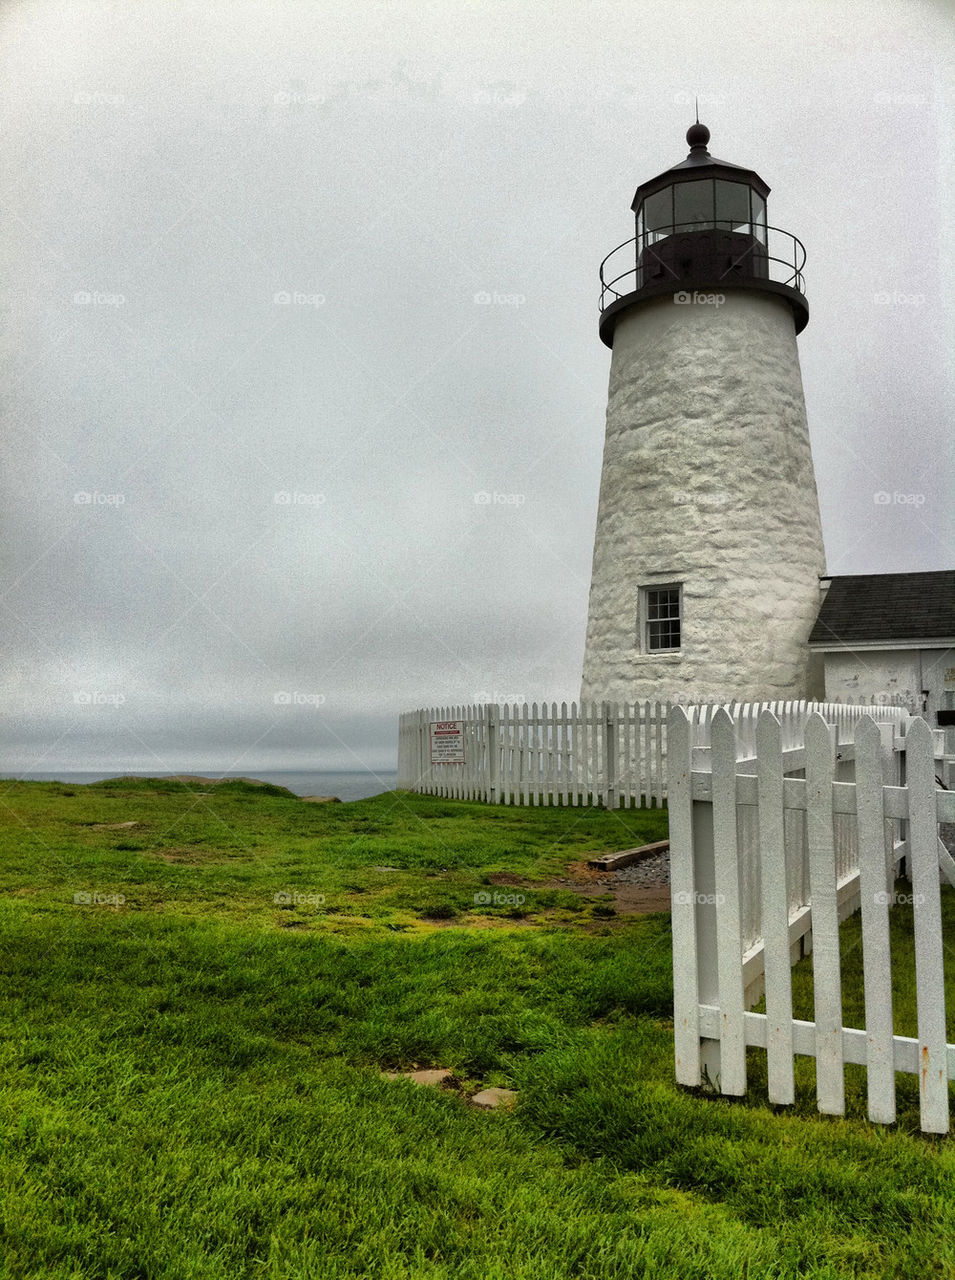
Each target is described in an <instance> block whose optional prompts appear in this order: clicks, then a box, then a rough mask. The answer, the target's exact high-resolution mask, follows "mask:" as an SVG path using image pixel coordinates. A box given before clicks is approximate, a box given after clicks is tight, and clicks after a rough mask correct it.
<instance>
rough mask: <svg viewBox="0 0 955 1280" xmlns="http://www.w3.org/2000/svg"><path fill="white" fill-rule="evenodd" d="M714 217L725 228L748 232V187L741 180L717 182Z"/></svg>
mask: <svg viewBox="0 0 955 1280" xmlns="http://www.w3.org/2000/svg"><path fill="white" fill-rule="evenodd" d="M716 217H717V221H718V222H719V223H720V225H721V226H724V228H725V229H727V230H731V231H747V232H748V231H749V187H747V186H744V184H743V183H742V182H717V184H716ZM727 224H728V225H727Z"/></svg>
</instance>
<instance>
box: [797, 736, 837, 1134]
mask: <svg viewBox="0 0 955 1280" xmlns="http://www.w3.org/2000/svg"><path fill="white" fill-rule="evenodd" d="M832 774H833V751H832V735H831V732H830V728H829V726H828V725H827V724H826V722H825V720H823V718H822V716H820V715H818V714H817V713H815V712H814V713H813V714H812V715H811V716H810V717H809V719H808V721H807V722H806V829H807V834H808V840H809V886H810V892H811V894H812V973H813V995H814V1000H815V1020H816V1101H817V1104H818V1107H819V1110H820V1111H821V1112H823V1113H824V1114H827V1115H838V1116H841V1115H844V1114H845V1070H844V1066H843V1054H842V985H841V968H840V959H839V906H838V897H837V893H836V868H835V845H834V839H833V823H832Z"/></svg>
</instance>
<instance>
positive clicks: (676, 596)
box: [640, 583, 683, 653]
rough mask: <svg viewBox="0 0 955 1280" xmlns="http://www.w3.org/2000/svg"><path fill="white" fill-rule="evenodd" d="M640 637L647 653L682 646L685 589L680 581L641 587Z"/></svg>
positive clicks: (661, 651)
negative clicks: (681, 628)
mask: <svg viewBox="0 0 955 1280" xmlns="http://www.w3.org/2000/svg"><path fill="white" fill-rule="evenodd" d="M640 606H641V608H640V622H641V627H640V639H641V648H642V649H643V651H644V653H666V652H670V653H672V652H673V651H674V650H678V649H679V648H680V624H681V621H682V612H683V609H682V591H681V588H680V584H679V583H671V584H669V585H667V586H665V587H641V589H640Z"/></svg>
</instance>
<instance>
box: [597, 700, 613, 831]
mask: <svg viewBox="0 0 955 1280" xmlns="http://www.w3.org/2000/svg"><path fill="white" fill-rule="evenodd" d="M600 715H601V719H602V720H603V728H604V750H603V757H604V759H603V765H604V786H603V793H604V795H603V801H604V808H605V809H615V808H616V807H617V789H616V786H615V776H616V772H617V743H616V741H615V739H616V736H617V735H616V723H615V721H614V719H613V717H612V716H611V714H610V703H609V702H602V703H601V704H600Z"/></svg>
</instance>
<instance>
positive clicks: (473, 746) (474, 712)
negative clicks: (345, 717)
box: [398, 701, 908, 809]
mask: <svg viewBox="0 0 955 1280" xmlns="http://www.w3.org/2000/svg"><path fill="white" fill-rule="evenodd" d="M674 705H683V704H675V703H669V702H634V703H606V702H605V703H581V704H580V705H579V706H578V704H577V703H576V702H572V703H570V705H569V706H568V704H567V703H566V702H562V703H560V704H559V705H558V704H557V703H556V702H550V703H547V702H545V703H540V704H538V703H536V702H535V703H531V704H528V703H523V704H521V705H520V706H498V705H495V704H480V705H473V704H472V705H469V706H446V707H431V708H423V709H419V710H417V711H408V712H405V713H404V714H403V715H401V717H400V718H399V726H398V786H399V787H400V788H402V789H405V790H411V791H420V792H424V793H426V794H429V795H437V796H445V797H448V798H454V799H460V800H482V801H485V802H487V803H491V804H497V803H503V804H524V805H530V804H534V805H542V804H563V805H588V804H592V805H603V806H604V807H605V808H608V809H616V808H631V807H635V806H644V805H645V806H647V807H650V806H653V805H657V806H659V805H662V804H663V803H664V802H665V800H666V796H667V764H666V762H667V718H668V715H669V712H670V709H671V707H672V706H674ZM766 708H768V709H770V710H773V711H774V712H775V713H776V714H777V715H778V717H779V719H780V724H781V726H782V733H783V739H784V743H785V744H786V748H787V749H789V748H793V747H796V746H797V745H798V744H801V742H802V732H803V727H804V725H805V722H806V719H807V718H808V716H809V715H810V714H812V712H813V711H818V712H820V713H821V714H822V715H824V716H825V718H826V719H827V720H828V721H829V722H830V723H832V724H836V725H838V726H840V729H841V730H842V731H844V730H846V729H847V728H848V726H850V725H852V724H854V723H855V722H856V721H857V720H858V719H859V717H860V716H862V715H864V714H865V713H866V712H872V713H873V714H875V715H876V716H877V717H878V718H879V719H880V720H883V721H887V722H890V721H895V722H899V723H903V724H904V722H905V721H906V720H907V719H908V711H907V709H906V707H905V706H904V705H902V704H876V703H875V702H871V703H852V704H847V703H840V702H807V701H788V702H754V703H730V704H729V706H728V708H727V710H728V711H729V713H730V715H731V716H732V717H733V719H734V721H735V722H736V724H737V725H738V727H739V735H740V737H739V741H740V744H741V747H742V748H743V749H744V751H745V752H746V753H748V755H749V756H753V755H754V754H755V750H756V723H757V718H758V715H759V713H760V711H761V710H763V709H766ZM684 709H685V711H686V714H687V716H688V717H689V720H690V722H691V724H692V725H693V731H694V745H695V746H697V747H701V748H705V746H706V745H707V744H708V742H709V732H710V724H711V721H712V718H713V715H714V713H715V711H716V709H717V706H716V704H712V703H705V704H698V705H694V706H685V708H684ZM435 724H454V725H458V726H460V739H459V740H460V742H461V744H462V746H463V759H459V760H456V761H454V762H451V761H436V760H434V759H433V753H432V733H431V731H432V726H434V725H435Z"/></svg>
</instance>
